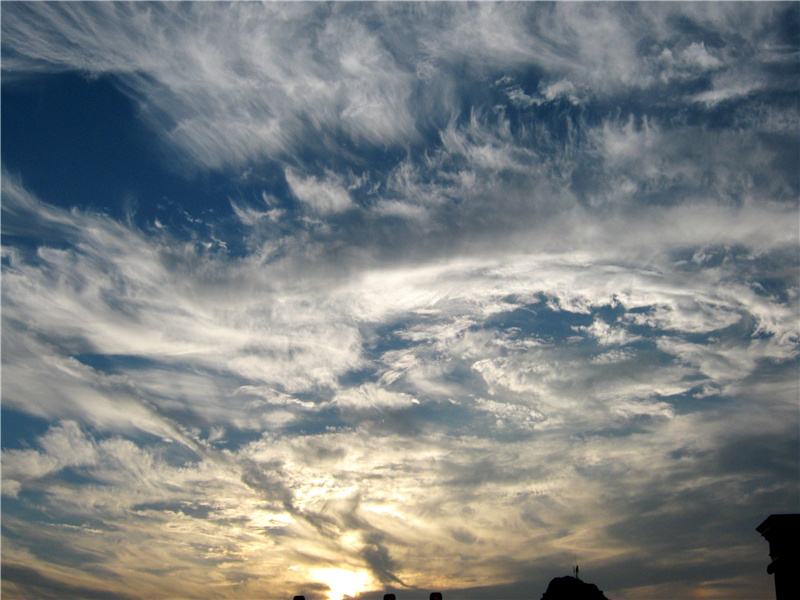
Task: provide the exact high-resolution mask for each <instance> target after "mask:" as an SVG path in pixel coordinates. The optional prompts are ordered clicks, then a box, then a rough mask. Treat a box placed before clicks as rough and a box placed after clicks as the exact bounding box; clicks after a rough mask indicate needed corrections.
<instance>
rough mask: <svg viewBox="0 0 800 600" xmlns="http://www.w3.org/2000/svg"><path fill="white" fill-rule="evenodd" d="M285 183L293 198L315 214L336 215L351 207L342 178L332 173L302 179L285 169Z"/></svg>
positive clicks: (292, 171) (351, 203)
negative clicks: (309, 207)
mask: <svg viewBox="0 0 800 600" xmlns="http://www.w3.org/2000/svg"><path fill="white" fill-rule="evenodd" d="M286 181H287V182H288V183H289V187H291V189H292V193H293V194H294V195H295V197H296V198H297V199H298V200H300V201H301V202H305V203H306V204H308V205H309V206H311V208H312V210H314V211H315V212H317V213H320V214H323V215H324V214H330V213H337V212H342V211H345V210H347V209H349V208H352V207H353V200H352V199H351V198H350V194H349V193H348V191H347V189H346V188H345V185H344V182H343V180H342V178H341V177H339V176H337V175H336V174H334V173H330V172H328V173H326V174H325V176H324V177H323V178H321V179H318V178H316V177H314V176H309V177H302V176H300V175H299V174H297V173H296V172H295V171H294V170H293V169H287V170H286Z"/></svg>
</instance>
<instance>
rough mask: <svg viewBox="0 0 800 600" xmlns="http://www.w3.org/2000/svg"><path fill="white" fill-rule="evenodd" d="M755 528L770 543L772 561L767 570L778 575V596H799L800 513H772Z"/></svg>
mask: <svg viewBox="0 0 800 600" xmlns="http://www.w3.org/2000/svg"><path fill="white" fill-rule="evenodd" d="M756 531H758V533H760V534H761V535H762V537H763V538H764V539H765V540H767V541H768V542H769V557H770V558H771V559H772V562H770V563H769V566H767V573H769V574H770V575H773V576H774V577H775V598H776V599H777V600H797V598H800V514H797V515H794V514H790V515H770V516H768V517H767V518H766V519H765V520H764V522H763V523H761V525H759V526H758V527H756Z"/></svg>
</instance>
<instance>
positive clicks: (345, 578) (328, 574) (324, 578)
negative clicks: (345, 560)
mask: <svg viewBox="0 0 800 600" xmlns="http://www.w3.org/2000/svg"><path fill="white" fill-rule="evenodd" d="M311 574H312V575H313V576H314V577H315V578H316V579H318V580H319V581H321V582H322V583H325V584H327V585H328V587H329V588H330V591H329V592H328V598H329V600H342V599H343V598H344V597H345V596H355V595H356V594H358V593H359V592H360V591H362V590H363V589H364V588H365V587H366V585H367V584H368V583H369V582H370V580H371V577H370V576H369V574H368V573H366V572H364V571H355V572H354V571H345V570H344V569H317V570H316V571H312V572H311Z"/></svg>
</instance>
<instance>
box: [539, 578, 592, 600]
mask: <svg viewBox="0 0 800 600" xmlns="http://www.w3.org/2000/svg"><path fill="white" fill-rule="evenodd" d="M542 600H608V598H606V597H605V596H604V595H603V592H601V591H600V590H599V589H597V586H596V585H595V584H593V583H586V582H585V581H581V580H580V579H577V578H576V577H556V578H555V579H553V580H552V581H550V585H548V586H547V591H546V592H545V593H544V595H543V596H542Z"/></svg>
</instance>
